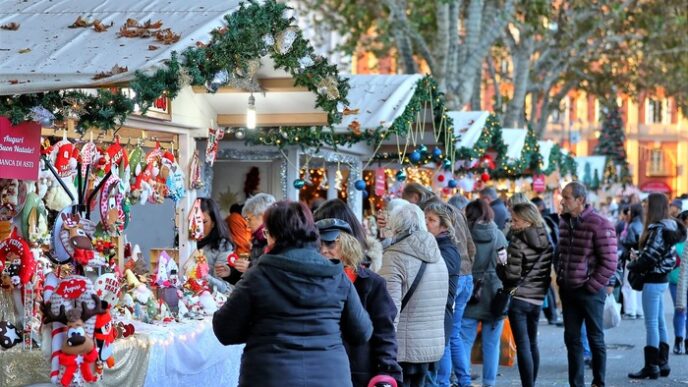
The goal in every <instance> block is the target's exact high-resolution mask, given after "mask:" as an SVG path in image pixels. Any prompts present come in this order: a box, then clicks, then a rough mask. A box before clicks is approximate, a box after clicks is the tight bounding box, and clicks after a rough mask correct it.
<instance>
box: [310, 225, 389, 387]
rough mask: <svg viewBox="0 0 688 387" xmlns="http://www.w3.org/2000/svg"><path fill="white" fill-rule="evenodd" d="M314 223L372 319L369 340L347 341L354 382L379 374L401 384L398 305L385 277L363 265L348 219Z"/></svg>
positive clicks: (326, 249)
mask: <svg viewBox="0 0 688 387" xmlns="http://www.w3.org/2000/svg"><path fill="white" fill-rule="evenodd" d="M315 225H316V226H317V227H318V230H319V232H320V253H321V254H322V255H323V256H325V257H327V258H330V259H334V260H338V261H341V263H342V265H343V266H344V272H345V273H346V275H347V277H349V279H350V280H351V282H353V284H354V288H356V292H357V293H358V296H359V298H360V299H361V303H362V305H363V308H364V309H365V310H366V311H367V312H368V315H369V316H370V320H371V321H372V323H373V335H372V336H371V338H370V340H369V341H368V342H366V343H363V344H357V345H355V344H350V343H348V342H347V341H345V342H344V346H345V348H346V352H347V354H348V355H349V363H350V366H351V380H352V383H353V386H354V387H359V386H361V387H365V386H367V385H368V382H369V381H370V379H371V378H373V377H374V376H376V375H380V374H383V375H389V376H391V377H393V378H394V379H396V380H397V381H398V383H399V384H400V383H401V380H402V377H401V375H402V372H401V367H400V366H399V363H397V340H396V333H395V331H394V319H395V318H396V315H397V309H396V307H395V306H394V301H392V297H390V295H389V293H388V292H387V287H386V285H385V280H384V279H382V277H380V276H379V275H377V274H376V273H374V272H373V271H371V270H369V269H367V268H366V267H365V266H363V265H362V263H363V260H364V257H365V254H364V251H363V248H362V246H361V243H360V241H359V240H358V239H357V238H356V237H355V236H354V232H353V231H352V230H353V229H352V227H351V225H349V223H347V222H345V221H343V220H341V219H337V218H325V219H321V220H319V221H317V222H316V223H315Z"/></svg>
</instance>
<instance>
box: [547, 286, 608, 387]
mask: <svg viewBox="0 0 688 387" xmlns="http://www.w3.org/2000/svg"><path fill="white" fill-rule="evenodd" d="M559 296H560V297H561V304H562V306H563V309H564V311H563V312H564V342H565V343H566V349H567V352H568V362H569V385H570V386H572V387H583V386H584V385H585V364H584V362H583V341H582V340H583V339H582V337H581V336H582V335H581V326H582V325H583V323H585V328H586V330H587V338H588V340H589V341H590V349H591V352H592V379H593V380H592V382H593V384H595V385H598V386H600V387H602V386H604V379H605V373H606V369H607V349H606V347H605V344H604V330H603V329H602V320H603V314H604V301H605V299H606V297H607V288H606V287H603V288H602V289H600V290H599V291H597V292H595V293H590V292H589V291H587V290H586V289H585V288H583V287H581V288H576V289H567V288H563V287H562V288H559Z"/></svg>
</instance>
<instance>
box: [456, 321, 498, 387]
mask: <svg viewBox="0 0 688 387" xmlns="http://www.w3.org/2000/svg"><path fill="white" fill-rule="evenodd" d="M478 322H479V321H478V320H474V319H472V318H464V319H463V322H462V323H461V339H462V340H463V345H464V348H468V349H470V348H473V343H474V342H475V337H476V336H477V334H478ZM502 328H504V320H503V319H501V320H499V321H482V332H481V335H482V341H483V386H494V385H495V383H496V381H497V369H498V368H499V345H500V339H501V337H502ZM461 366H462V368H460V369H459V370H458V372H459V374H458V377H459V386H461V387H464V386H470V385H471V352H470V350H469V351H467V353H466V357H465V358H464V361H463V362H462V364H461Z"/></svg>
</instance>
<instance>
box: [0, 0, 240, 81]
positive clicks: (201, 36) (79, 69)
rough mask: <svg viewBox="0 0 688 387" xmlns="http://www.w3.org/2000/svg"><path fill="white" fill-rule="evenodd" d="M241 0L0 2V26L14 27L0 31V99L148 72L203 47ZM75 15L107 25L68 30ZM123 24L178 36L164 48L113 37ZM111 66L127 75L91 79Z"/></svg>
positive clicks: (146, 41)
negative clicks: (129, 21)
mask: <svg viewBox="0 0 688 387" xmlns="http://www.w3.org/2000/svg"><path fill="white" fill-rule="evenodd" d="M239 2H240V0H227V1H217V0H194V1H188V0H166V1H157V0H98V1H94V0H25V1H15V0H2V1H0V25H8V24H10V23H16V24H18V25H19V28H18V29H17V30H15V31H11V30H6V29H1V30H0V94H23V93H32V92H42V91H47V90H57V89H68V88H80V87H92V86H98V85H108V84H113V83H119V82H126V81H129V80H131V79H133V78H134V72H135V71H144V72H145V71H148V70H153V69H155V68H156V67H158V66H160V65H161V64H162V63H163V62H164V61H166V60H168V59H169V58H170V55H171V53H172V51H177V52H181V51H183V50H184V49H185V48H187V47H191V46H195V45H196V44H197V42H208V41H209V40H210V32H211V31H212V30H213V29H215V28H217V27H220V26H221V25H222V24H223V16H224V15H226V14H228V13H231V12H233V11H235V10H236V9H238V6H239ZM78 17H81V18H82V19H83V20H85V21H86V22H94V21H95V20H99V21H100V22H101V23H102V25H103V26H106V27H107V26H110V25H111V26H110V27H109V28H108V29H107V30H106V31H104V32H96V30H95V27H94V26H88V27H83V28H70V27H69V26H70V25H72V24H74V22H75V21H76V19H77V18H78ZM127 19H133V20H136V21H137V22H138V23H141V24H143V23H145V22H146V21H149V20H150V22H151V23H155V22H157V21H160V22H162V25H161V27H160V28H159V29H157V30H153V29H151V30H150V31H160V30H164V29H167V28H169V29H170V30H171V33H173V34H177V35H179V40H178V41H177V42H176V43H173V44H169V45H166V44H163V43H162V42H159V41H157V40H156V38H155V34H154V33H153V35H152V36H151V37H146V38H140V37H135V38H127V37H118V32H119V30H120V28H121V27H123V26H124V24H125V23H126V22H127ZM114 66H118V67H119V68H126V69H127V71H126V72H122V73H119V74H115V75H113V76H110V77H107V78H103V79H94V78H97V74H99V73H104V72H108V71H111V70H112V69H113V67H114Z"/></svg>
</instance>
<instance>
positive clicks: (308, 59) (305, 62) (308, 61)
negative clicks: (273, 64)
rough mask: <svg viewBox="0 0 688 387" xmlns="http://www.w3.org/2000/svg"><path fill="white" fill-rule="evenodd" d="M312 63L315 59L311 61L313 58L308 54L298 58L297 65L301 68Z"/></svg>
mask: <svg viewBox="0 0 688 387" xmlns="http://www.w3.org/2000/svg"><path fill="white" fill-rule="evenodd" d="M314 64H315V61H313V58H311V57H310V55H306V56H303V57H301V58H299V67H301V69H305V68H308V67H311V66H313V65H314Z"/></svg>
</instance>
